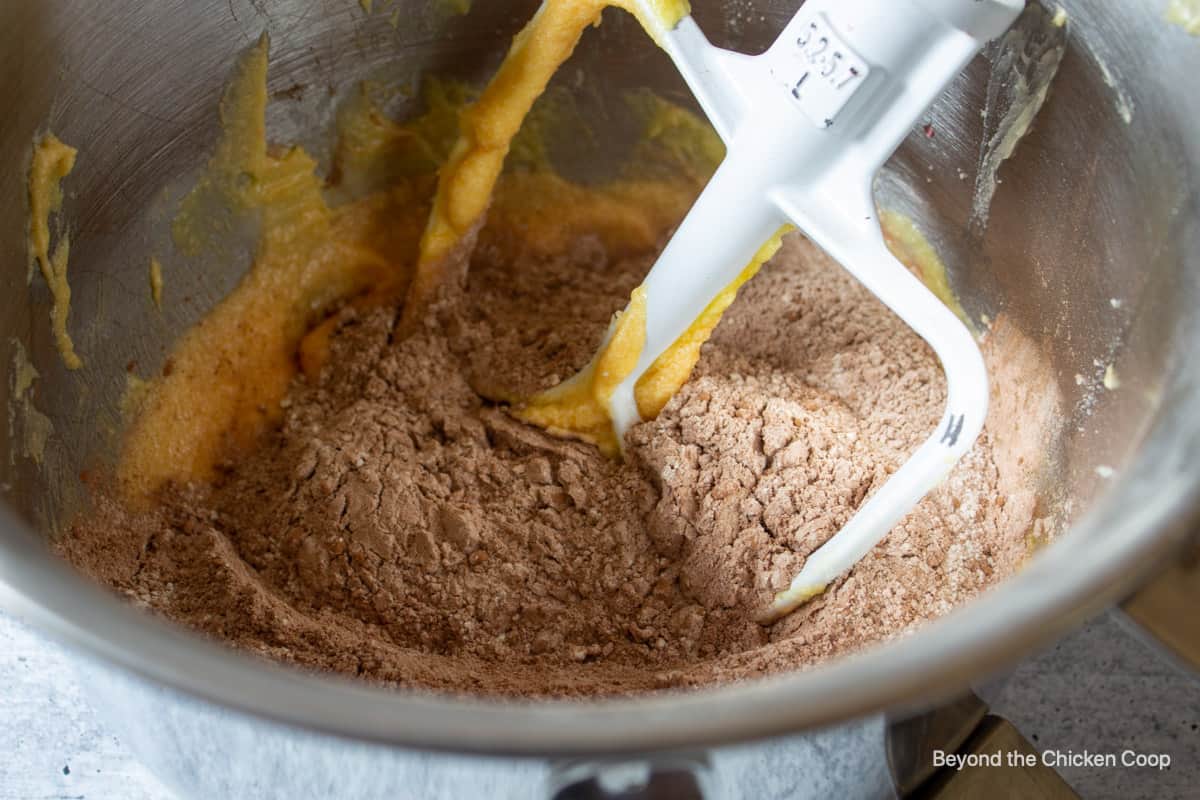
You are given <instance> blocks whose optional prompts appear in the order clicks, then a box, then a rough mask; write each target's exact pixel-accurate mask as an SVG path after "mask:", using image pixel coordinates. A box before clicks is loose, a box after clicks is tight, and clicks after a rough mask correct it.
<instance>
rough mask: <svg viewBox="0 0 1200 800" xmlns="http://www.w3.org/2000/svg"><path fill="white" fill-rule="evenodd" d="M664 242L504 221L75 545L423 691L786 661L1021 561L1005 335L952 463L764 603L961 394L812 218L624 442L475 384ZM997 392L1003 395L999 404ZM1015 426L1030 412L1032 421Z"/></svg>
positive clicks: (1030, 448)
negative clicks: (848, 570)
mask: <svg viewBox="0 0 1200 800" xmlns="http://www.w3.org/2000/svg"><path fill="white" fill-rule="evenodd" d="M648 265H649V261H648V260H639V261H630V262H621V263H609V259H608V258H607V256H606V254H605V252H604V250H603V248H602V247H601V246H600V245H599V244H597V243H595V242H594V241H591V240H583V241H581V242H579V243H578V244H577V246H576V247H575V249H574V251H573V252H571V253H569V254H567V255H566V256H564V257H560V258H556V259H552V260H548V261H540V262H539V261H535V260H533V259H529V258H517V259H515V260H513V259H511V258H510V259H501V258H499V257H498V256H497V255H496V253H494V252H492V251H489V249H488V247H487V246H486V244H485V245H484V246H482V247H481V249H480V250H479V252H478V253H477V254H476V256H475V257H474V262H473V264H472V266H471V273H470V275H471V277H470V285H469V287H468V291H467V292H466V294H465V297H464V299H462V300H460V301H458V302H457V303H453V304H451V305H450V306H449V307H444V308H443V309H442V310H441V312H440V313H439V318H438V319H437V320H431V321H430V323H429V324H428V325H426V326H425V328H424V329H422V330H421V331H420V332H418V333H417V334H416V335H415V336H413V337H411V338H409V339H406V340H404V341H400V342H394V341H392V338H391V333H392V331H393V328H394V326H395V324H396V317H397V313H396V311H395V310H391V309H388V310H376V311H371V312H356V311H353V310H350V309H347V310H345V311H343V312H341V314H340V316H339V317H338V320H339V323H338V324H339V327H338V330H337V333H336V335H335V337H334V339H333V350H332V358H331V359H330V362H329V365H328V366H327V367H326V368H325V370H324V372H323V374H322V376H321V379H320V382H319V383H318V384H317V385H307V384H305V383H303V382H300V381H298V382H297V383H296V385H295V386H294V388H293V390H292V392H291V394H290V396H289V397H288V398H287V400H286V402H285V405H286V407H287V416H286V421H285V423H284V425H283V427H282V429H281V430H279V431H278V432H277V433H276V434H274V435H272V436H271V437H270V438H269V439H268V440H267V441H265V442H264V443H263V445H262V447H261V449H260V450H259V451H258V452H257V454H255V455H254V456H253V457H251V458H249V459H247V460H244V461H242V462H240V463H236V464H230V465H228V466H227V468H226V469H225V470H224V473H223V477H222V478H221V479H220V480H218V481H217V482H216V484H215V485H213V486H186V487H174V488H172V489H170V490H168V491H167V492H166V493H164V495H163V497H162V502H161V506H160V507H159V508H157V509H156V510H155V511H154V512H153V513H149V514H142V515H134V514H131V513H130V512H128V511H126V510H124V509H122V508H121V507H119V506H118V505H116V504H114V503H113V502H111V501H107V500H101V501H100V502H99V505H98V508H97V510H96V512H95V514H94V515H92V516H91V517H90V518H88V519H86V520H83V521H81V522H80V523H79V524H78V525H77V526H76V527H75V528H74V530H73V531H72V532H71V534H70V535H69V536H68V538H67V539H66V540H65V542H64V543H63V545H62V547H63V550H64V551H65V553H66V554H67V556H68V557H69V558H70V559H71V560H72V561H74V562H75V563H76V564H77V565H79V566H81V567H82V568H84V569H85V570H88V571H89V572H91V573H93V574H95V575H96V576H98V577H99V578H101V579H102V580H104V581H106V582H107V583H109V584H111V585H112V586H114V587H116V588H117V589H119V590H121V591H122V592H125V593H126V594H128V595H131V596H133V597H135V598H137V599H138V600H139V601H141V602H142V603H144V604H146V605H148V606H151V607H153V608H155V609H157V610H159V611H161V612H162V613H164V614H166V615H167V616H169V617H171V618H174V619H177V620H179V621H181V622H184V623H186V624H188V625H191V626H193V627H195V628H198V629H200V630H203V631H206V632H208V633H210V634H213V635H215V636H217V637H221V638H223V639H227V640H229V641H230V642H232V643H234V644H236V645H238V646H240V647H243V648H246V649H249V650H252V651H255V652H258V653H261V654H265V655H269V656H274V657H278V658H281V659H285V660H287V661H290V662H293V663H297V664H302V665H305V666H308V667H316V668H324V669H332V670H338V671H343V672H348V673H351V674H358V675H363V676H367V677H370V678H373V679H377V680H382V681H387V682H394V683H397V684H403V685H408V686H423V687H430V688H435V689H443V690H451V691H469V692H482V693H500V694H511V695H535V694H536V695H583V694H598V693H619V692H632V691H639V690H647V689H654V688H664V687H669V686H681V685H698V684H704V683H710V682H714V681H727V680H734V679H740V678H745V677H750V676H753V675H758V674H763V673H767V672H775V671H779V670H787V669H795V668H798V667H802V666H804V665H808V664H812V663H815V662H818V661H822V660H824V659H828V658H830V657H832V656H836V655H838V654H841V653H845V652H847V651H852V650H855V649H858V648H861V647H863V646H864V645H866V644H868V643H870V642H874V641H877V640H881V639H885V638H887V637H890V636H894V635H897V634H899V633H901V632H903V631H906V630H908V629H910V628H911V627H912V626H913V625H914V624H916V623H918V622H920V621H922V620H926V619H929V618H932V617H935V616H937V615H940V614H943V613H945V612H947V611H948V610H950V609H951V608H952V607H953V606H954V605H956V604H959V603H961V602H963V601H965V600H967V599H969V598H971V597H973V596H975V595H976V594H978V593H979V592H980V591H981V590H983V589H985V588H987V587H988V586H990V585H992V584H993V583H995V582H996V581H997V580H998V579H1000V578H1002V577H1003V576H1005V575H1008V574H1010V573H1011V572H1012V571H1013V570H1014V569H1015V568H1016V567H1017V566H1018V564H1019V562H1020V561H1021V560H1022V558H1023V557H1024V555H1025V552H1026V544H1025V543H1026V535H1027V533H1028V532H1029V531H1030V530H1031V529H1032V528H1033V526H1034V524H1035V519H1034V513H1035V499H1036V498H1035V495H1034V492H1033V491H1032V488H1031V485H1030V474H1031V472H1032V470H1034V468H1036V467H1037V463H1036V461H1037V460H1038V458H1039V456H1038V454H1039V453H1040V452H1041V450H1040V448H1041V446H1042V442H1043V441H1044V439H1043V437H1044V436H1045V426H1044V425H1043V424H1041V422H1039V421H1048V420H1050V419H1052V417H1053V404H1052V402H1049V401H1047V399H1046V398H1047V397H1052V393H1050V390H1049V389H1047V390H1046V391H1044V392H1043V391H1039V390H1036V387H1037V386H1049V383H1048V381H1046V380H1045V377H1046V375H1045V369H1044V367H1043V366H1042V365H1041V364H1040V363H1039V362H1038V360H1037V357H1036V353H1035V351H1034V350H1033V349H1032V348H1030V347H1029V346H1028V345H1027V343H1024V342H1022V340H1021V339H1020V338H1019V337H1018V336H1017V335H1016V334H1015V333H1013V332H1011V331H1009V330H999V331H995V332H993V334H992V336H991V337H990V341H989V356H990V358H991V359H992V361H993V365H996V364H999V363H1001V362H1003V363H1004V369H1005V370H1006V372H1005V374H1004V375H1003V376H1002V379H1003V381H1005V382H1006V383H1008V384H1009V385H1013V382H1014V381H1019V382H1020V383H1018V384H1017V385H1020V386H1022V387H1024V388H1023V389H1022V391H1021V392H1020V393H1013V392H1009V393H1008V394H1006V395H1004V397H1005V402H1004V403H1003V404H1000V405H997V407H996V410H994V413H993V417H992V419H991V420H990V425H991V427H990V430H992V431H996V434H1002V435H1003V436H1004V437H1007V439H1006V440H1001V444H1003V447H998V446H997V439H996V434H992V433H990V432H989V433H985V434H984V436H983V437H982V438H981V439H980V442H979V444H978V446H977V447H976V448H975V449H974V450H973V451H972V452H971V454H970V455H968V456H967V457H966V458H965V459H964V460H963V462H962V464H961V465H960V466H959V467H958V469H957V470H956V471H955V472H954V474H953V475H952V477H951V478H950V480H949V481H948V482H947V483H946V484H945V485H944V486H943V487H941V488H939V489H938V490H937V491H935V492H934V493H933V494H932V495H931V496H930V497H928V498H927V499H926V500H925V501H924V502H922V503H921V505H920V506H919V508H918V509H917V510H916V511H914V512H913V513H912V514H910V515H909V516H908V517H907V518H906V519H905V520H904V522H903V523H902V524H901V525H899V526H898V527H897V528H896V529H895V530H894V531H893V532H892V533H891V534H890V535H889V536H888V537H887V538H886V539H885V540H884V542H883V543H882V544H881V545H880V546H878V547H877V548H875V550H874V551H872V552H871V553H870V554H869V555H868V556H867V557H866V558H865V559H863V561H862V562H861V563H860V564H859V565H858V566H857V567H856V568H855V569H854V571H853V573H852V574H851V575H850V576H849V577H848V578H846V579H845V580H843V581H840V582H838V583H837V584H835V585H834V586H833V587H831V588H830V590H829V591H828V592H827V593H826V594H825V595H824V596H822V597H820V598H818V599H816V600H815V601H813V602H811V603H809V604H808V605H807V606H805V607H804V608H803V609H801V610H800V611H799V612H797V613H795V614H794V615H792V616H791V617H789V618H787V619H785V620H784V621H782V622H780V623H778V624H776V625H775V626H774V627H772V628H764V627H762V626H760V625H758V624H756V623H755V621H754V616H755V613H756V612H757V611H759V610H760V609H761V608H762V607H763V605H764V604H765V603H766V602H767V601H768V600H769V598H770V596H771V594H772V593H773V592H774V591H777V590H779V589H781V588H783V587H784V586H786V585H787V583H788V582H789V581H790V579H791V577H792V576H793V575H794V574H795V573H796V572H797V571H798V570H799V569H800V568H801V566H802V565H803V564H804V560H805V558H806V557H807V556H808V555H809V554H811V553H812V552H813V551H814V550H815V549H816V548H818V547H820V546H821V544H822V543H824V542H825V541H826V540H827V539H829V537H830V536H832V535H833V534H834V533H835V532H836V531H837V530H838V528H839V527H840V526H841V525H843V524H844V523H845V522H846V521H847V520H848V519H849V518H850V516H851V514H852V513H853V511H854V509H855V508H857V507H858V506H859V505H860V504H861V503H862V502H863V500H864V498H866V497H867V496H868V495H869V494H870V493H871V492H872V491H874V490H875V489H877V488H878V487H880V486H881V485H882V484H883V482H884V481H885V480H886V479H887V477H888V475H889V474H890V473H891V472H893V471H894V470H895V469H896V468H897V467H898V466H899V465H900V464H901V463H903V461H904V459H905V458H906V457H907V456H908V454H909V453H910V452H911V451H912V450H913V449H914V448H916V447H917V445H918V444H919V443H920V442H921V441H922V440H923V439H924V438H925V437H926V436H927V435H928V434H929V433H930V432H931V430H932V429H933V426H934V425H935V424H936V422H937V420H938V419H939V418H940V415H941V412H942V405H943V402H944V399H945V384H944V380H943V377H942V375H941V372H940V370H939V368H938V365H937V362H936V360H935V358H934V357H933V355H932V354H931V352H930V351H929V350H928V349H927V348H926V347H925V346H924V345H923V344H922V343H921V342H920V341H919V340H918V339H917V337H916V336H915V334H913V333H912V332H911V331H910V330H909V329H908V328H906V327H905V326H904V324H903V323H901V322H900V321H899V320H898V319H897V318H896V317H894V316H893V315H892V314H890V313H889V312H888V311H886V310H885V309H884V308H883V307H882V306H881V305H880V304H879V303H878V302H877V301H876V300H875V299H874V298H872V297H871V296H870V295H868V294H867V292H866V291H864V290H863V289H862V288H861V287H859V286H858V285H857V284H856V283H855V282H854V281H853V280H852V279H851V278H849V277H848V276H847V275H846V274H845V273H844V272H843V271H842V270H841V269H840V268H838V267H837V266H836V265H834V264H832V263H831V262H830V261H829V260H828V259H826V258H825V257H823V256H822V255H820V254H819V253H818V252H817V251H816V250H815V249H814V248H813V247H812V246H811V245H810V244H808V243H807V242H805V241H804V240H802V239H800V238H799V237H792V238H790V239H789V241H788V242H787V244H786V246H785V247H784V249H783V251H782V253H781V254H780V255H779V256H778V257H777V258H776V259H775V260H774V261H773V262H772V263H771V264H770V265H769V266H768V267H767V268H766V269H765V270H764V271H763V273H762V274H761V275H760V276H759V277H758V278H756V279H755V280H754V281H752V282H751V283H750V284H749V285H748V286H747V287H746V288H745V290H744V291H743V293H742V296H741V297H739V298H738V300H737V302H736V303H735V304H734V306H733V307H732V309H731V310H730V312H729V314H728V316H727V318H726V319H725V320H724V321H723V322H722V324H721V325H720V327H719V328H718V330H717V333H716V335H715V336H714V338H713V340H712V342H711V343H710V344H709V345H708V346H707V347H706V348H705V350H704V355H703V358H702V359H701V362H700V364H699V366H698V368H697V370H696V372H695V375H694V376H693V378H692V380H691V381H690V382H689V383H688V385H687V386H686V387H685V388H684V389H683V391H682V392H681V393H680V394H679V395H678V396H677V397H676V398H675V399H674V400H673V401H672V402H671V404H670V405H669V406H668V407H667V409H666V410H665V411H664V412H663V414H662V415H661V416H660V418H659V419H658V420H656V421H655V422H651V423H648V424H644V425H641V426H639V427H638V428H636V429H635V430H634V431H633V432H632V433H631V436H630V445H631V446H630V447H629V452H628V459H627V461H626V462H625V463H617V462H614V461H610V460H608V459H606V458H604V457H603V456H601V455H600V454H599V453H598V452H597V451H596V449H595V448H594V447H591V446H589V445H587V444H583V443H579V442H573V441H565V440H562V439H558V438H555V437H554V436H550V435H548V434H546V433H545V432H543V431H541V430H538V429H535V428H532V427H529V426H527V425H525V424H523V423H521V422H518V421H516V420H514V419H513V418H512V417H510V416H509V415H508V413H507V412H506V411H505V410H504V408H503V407H502V406H499V405H497V404H495V403H493V402H489V401H486V400H484V399H482V397H492V398H496V397H512V396H519V395H522V394H528V393H530V392H532V391H535V390H537V389H541V388H544V387H548V386H551V385H553V384H555V383H556V382H558V381H559V380H561V379H562V378H565V377H567V376H569V375H570V374H572V373H573V372H574V371H576V370H577V369H579V368H580V367H581V366H583V365H584V364H585V363H586V361H587V359H588V358H589V357H590V355H591V353H592V352H593V350H594V349H595V346H596V344H597V343H598V341H599V339H600V338H601V336H602V335H603V332H604V329H605V326H606V324H607V322H608V319H609V317H610V316H611V314H612V313H613V312H614V311H615V310H617V309H618V308H620V307H621V306H622V305H623V304H624V302H625V300H626V298H628V296H629V292H630V290H631V289H632V288H633V287H634V286H635V285H636V284H637V282H638V280H639V279H640V276H641V275H643V274H644V272H645V271H646V269H647V267H648ZM997 414H999V415H1002V416H1003V418H998V417H997ZM1016 423H1020V426H1019V427H1016V428H1014V427H1013V426H1014V425H1015V424H1016Z"/></svg>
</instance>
